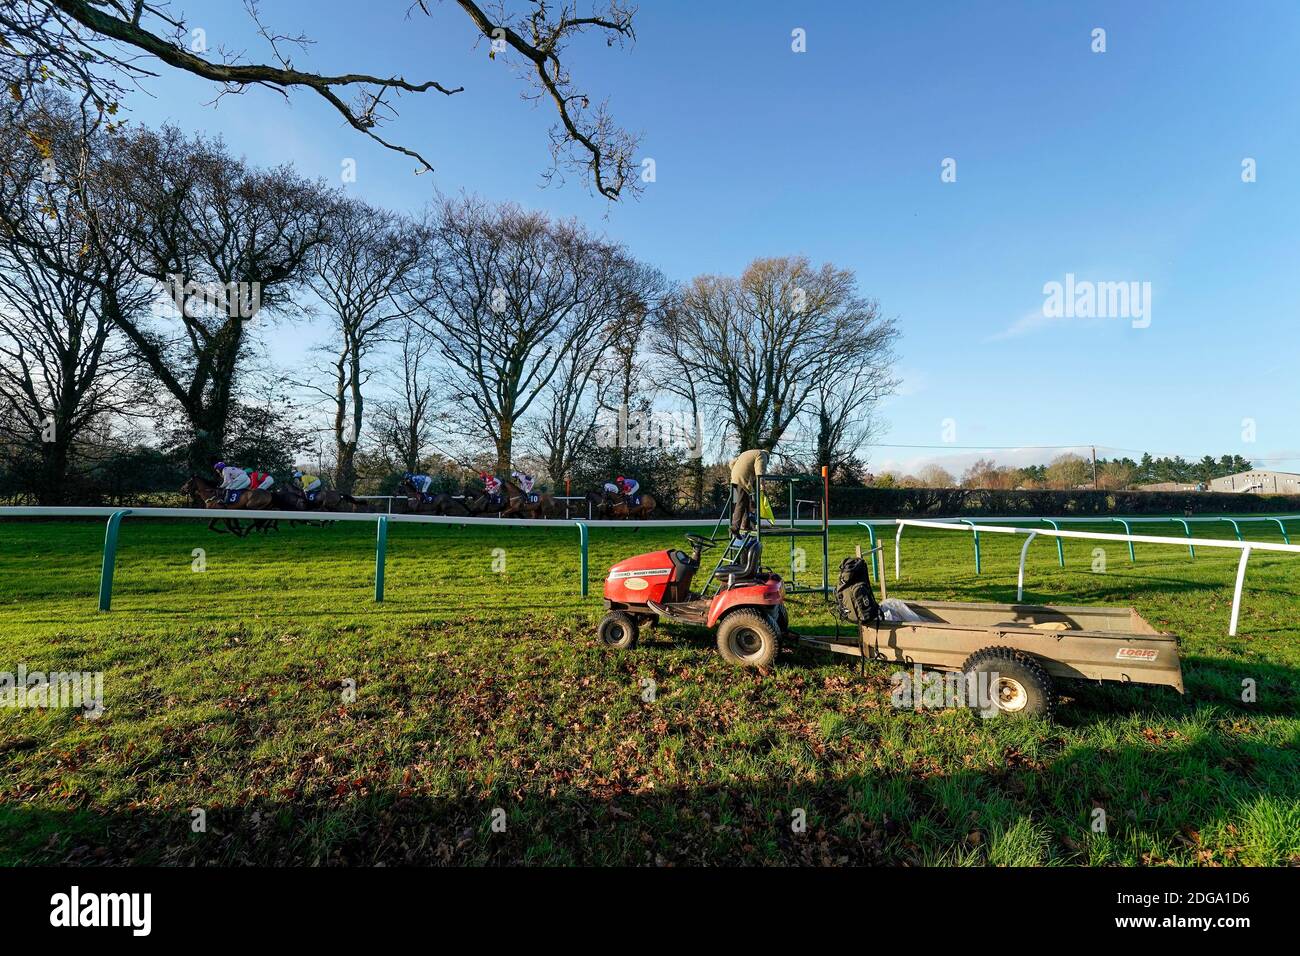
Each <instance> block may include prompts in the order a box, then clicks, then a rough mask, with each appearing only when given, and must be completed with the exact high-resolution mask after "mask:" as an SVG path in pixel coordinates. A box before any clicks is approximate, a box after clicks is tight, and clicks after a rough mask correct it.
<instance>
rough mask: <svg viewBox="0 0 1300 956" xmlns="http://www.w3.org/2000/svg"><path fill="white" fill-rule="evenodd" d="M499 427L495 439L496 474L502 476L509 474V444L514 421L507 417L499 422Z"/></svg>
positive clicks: (512, 433) (512, 435)
mask: <svg viewBox="0 0 1300 956" xmlns="http://www.w3.org/2000/svg"><path fill="white" fill-rule="evenodd" d="M500 425H501V427H500V430H499V432H498V436H499V437H498V438H497V440H496V446H497V474H498V475H500V476H501V477H502V478H508V477H509V476H510V446H511V444H512V439H513V438H514V423H513V422H511V421H510V420H509V419H507V420H505V421H502V422H501V423H500Z"/></svg>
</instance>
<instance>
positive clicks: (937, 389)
mask: <svg viewBox="0 0 1300 956" xmlns="http://www.w3.org/2000/svg"><path fill="white" fill-rule="evenodd" d="M176 6H177V8H179V9H182V10H184V12H185V14H186V16H187V18H188V21H189V24H190V26H192V27H202V28H203V29H204V30H205V31H206V33H207V39H208V43H209V44H210V45H211V46H212V47H216V46H218V45H222V44H224V45H226V46H228V47H230V48H233V49H242V50H247V51H248V53H249V56H250V57H259V56H262V55H263V52H264V48H263V47H262V46H260V45H259V43H258V41H257V40H256V38H254V37H253V36H252V35H251V33H250V31H249V29H248V21H247V18H246V17H245V15H244V13H243V10H242V5H241V4H239V3H236V2H233V0H231V2H215V0H214V2H208V3H198V2H189V0H187V2H182V3H178V4H176ZM431 8H432V10H433V16H432V17H426V16H424V15H423V14H421V13H418V12H417V13H415V14H414V15H412V16H411V17H410V18H408V17H407V16H406V9H407V4H406V2H405V0H391V2H377V0H376V2H371V3H368V4H358V3H355V2H339V0H318V2H314V3H308V2H298V0H276V2H274V3H267V4H264V6H263V13H264V18H265V19H266V20H267V21H268V22H269V24H270V25H271V26H272V27H274V28H276V29H277V30H278V31H279V32H282V33H293V32H297V31H298V30H305V31H306V32H307V33H308V34H309V35H311V36H312V37H313V39H314V40H315V41H316V43H315V44H314V45H313V46H312V47H311V48H310V49H309V50H308V51H307V52H306V53H304V54H301V55H298V56H296V57H295V63H296V64H297V65H304V66H310V67H311V68H314V69H318V70H323V71H343V70H365V71H370V72H375V73H381V74H382V73H386V72H397V73H400V74H402V75H404V76H405V77H406V78H407V79H410V80H424V79H437V80H439V81H440V82H442V83H444V84H445V85H448V86H456V85H464V86H465V87H466V91H465V92H464V93H461V94H458V95H457V96H455V97H451V98H446V97H442V96H440V95H437V94H434V95H428V94H426V95H424V96H420V97H409V96H408V97H406V98H404V99H403V100H402V101H401V116H400V118H399V119H397V120H396V121H394V122H393V123H392V124H391V125H390V126H388V127H387V128H386V132H385V135H387V136H389V137H390V138H393V139H397V140H398V141H400V142H402V143H404V144H406V145H409V146H411V147H413V148H416V149H418V150H419V151H420V152H421V153H423V154H424V155H425V156H426V157H427V158H429V159H430V160H431V161H432V163H433V165H434V166H435V167H436V173H435V174H434V175H432V176H430V175H424V176H419V177H416V176H414V175H412V170H413V167H414V164H413V163H412V161H411V160H409V159H407V158H405V157H401V156H397V155H394V154H391V153H388V152H386V151H385V150H383V149H382V148H380V147H379V146H378V145H377V144H373V143H371V142H370V141H369V140H367V139H365V138H364V137H362V136H360V135H359V134H357V133H355V132H353V131H351V130H350V129H348V128H346V127H344V126H343V124H342V123H341V121H340V120H339V118H338V117H337V115H336V114H333V113H332V112H331V111H330V110H329V108H328V107H327V106H326V105H325V104H324V103H323V102H320V101H318V100H317V99H316V98H314V97H312V96H310V95H308V94H305V93H296V94H293V96H292V97H291V99H290V101H289V102H287V103H286V101H285V100H284V99H283V98H282V97H281V96H279V95H278V94H276V93H273V92H271V91H267V90H250V91H248V92H246V93H245V94H244V95H242V96H232V97H226V98H225V99H223V100H222V101H221V102H220V104H219V106H217V107H216V108H213V107H212V106H210V105H208V104H210V102H211V100H212V99H213V96H214V92H215V91H214V89H213V88H212V87H211V86H210V85H208V84H205V83H202V82H201V81H199V80H197V79H191V78H188V77H178V76H176V75H174V74H172V73H170V72H169V73H167V74H166V76H165V80H163V81H158V80H155V81H152V82H150V83H148V84H147V86H146V88H147V90H148V93H149V94H150V96H149V97H145V96H137V97H136V98H135V99H134V100H133V101H132V102H131V103H130V104H129V105H130V107H131V113H132V117H133V118H134V119H136V120H139V121H141V122H145V123H150V124H156V123H159V122H161V121H163V120H171V121H173V122H175V123H177V124H178V125H180V126H182V127H183V128H186V129H203V130H205V131H208V132H211V133H219V134H221V135H222V136H224V137H225V139H226V140H227V141H228V142H229V143H230V144H231V145H232V147H233V148H234V149H235V150H236V151H237V152H241V153H243V154H245V155H246V156H248V158H249V159H251V160H253V161H255V162H258V163H280V162H291V163H293V164H295V165H296V166H298V167H299V168H300V169H301V170H303V171H304V172H305V173H307V174H309V175H313V176H316V175H319V176H322V177H325V178H327V179H330V180H332V181H334V182H337V181H338V180H339V174H340V169H341V163H342V161H343V160H344V159H346V158H352V159H355V160H356V163H357V181H356V183H354V184H351V185H349V186H348V187H347V188H349V189H352V190H355V191H356V192H357V193H358V194H360V195H362V196H363V197H365V198H367V199H369V200H371V201H374V202H378V203H382V204H386V205H388V206H390V207H393V208H398V209H408V210H416V209H418V208H419V207H420V206H422V205H423V204H424V203H425V202H426V201H427V200H428V199H429V198H430V196H431V194H432V190H433V189H434V188H435V187H436V188H438V189H442V190H444V191H449V192H455V191H458V190H466V191H470V192H476V193H479V194H481V195H484V196H486V197H488V198H491V199H496V200H515V201H518V202H520V203H522V204H524V205H527V206H533V207H538V208H543V209H546V210H549V211H551V212H553V213H556V214H561V215H570V214H572V215H577V216H579V217H580V218H582V219H584V220H585V221H587V222H588V223H589V224H591V225H592V226H594V227H597V228H600V229H603V230H605V231H606V232H608V233H609V234H610V235H611V236H612V237H614V238H616V239H619V240H622V241H624V242H626V243H627V244H628V245H629V246H630V247H631V249H632V250H633V251H634V252H635V253H636V254H637V255H639V256H640V257H641V258H643V259H644V260H646V261H648V262H650V263H652V264H654V265H656V266H658V267H659V268H661V269H663V270H664V271H665V272H666V273H667V274H668V275H669V276H671V277H673V278H677V279H686V278H689V277H691V276H693V275H696V274H699V273H705V272H722V273H737V272H739V271H740V270H741V269H742V268H743V267H744V265H745V263H747V262H748V261H749V260H750V259H752V258H754V257H756V256H765V255H784V254H794V253H803V254H806V255H808V256H809V257H811V258H812V259H813V260H814V261H817V262H820V261H831V262H833V263H835V264H836V265H839V266H843V267H849V268H852V269H854V270H855V271H856V272H857V275H858V277H859V281H860V286H861V289H862V291H863V292H864V293H865V294H868V295H870V296H872V297H874V298H877V299H878V300H879V301H880V303H881V306H882V308H883V309H884V310H885V311H886V312H887V313H888V314H890V315H893V316H895V317H897V319H898V323H899V326H900V328H901V330H902V332H903V338H902V341H901V343H900V347H899V352H900V362H899V369H898V371H899V374H900V375H901V377H902V379H903V383H904V384H903V387H902V389H901V390H900V392H899V394H898V395H897V396H895V397H894V398H893V399H891V400H890V401H889V403H888V404H887V406H886V407H884V408H883V409H882V415H883V418H884V419H885V420H886V422H887V427H886V428H885V429H884V430H883V433H882V434H881V435H880V438H879V440H880V441H881V442H882V443H888V444H894V445H939V446H941V447H939V448H936V449H920V448H918V449H904V448H886V447H879V448H875V449H873V450H872V452H871V459H872V467H873V469H883V468H885V467H905V468H912V467H917V466H919V464H920V463H921V461H922V460H936V461H939V462H940V463H941V464H945V465H946V466H948V467H950V468H952V469H954V470H960V468H961V467H962V466H963V465H964V464H965V463H967V462H968V461H969V460H970V459H971V458H972V457H974V455H975V454H976V453H975V452H973V451H968V450H967V449H965V448H956V447H942V446H943V445H944V431H943V428H944V423H945V420H949V419H950V420H951V421H952V423H953V424H954V425H955V439H956V440H955V442H953V444H954V445H956V446H982V447H988V448H993V449H998V450H997V452H996V454H995V457H998V458H1000V459H1002V460H1004V461H1013V462H1025V461H1030V460H1043V459H1044V458H1045V457H1047V456H1050V454H1051V453H1050V452H1046V451H1042V450H1039V449H1034V448H1028V447H1026V446H1043V445H1068V444H1073V443H1096V444H1097V445H1098V446H1099V453H1100V454H1103V455H1105V454H1108V453H1118V452H1110V451H1108V450H1109V449H1134V450H1141V449H1149V450H1150V451H1152V452H1153V453H1156V454H1161V453H1177V454H1183V455H1184V456H1187V457H1194V456H1195V457H1199V456H1200V455H1202V454H1206V453H1210V454H1214V455H1216V456H1217V455H1220V454H1224V453H1230V452H1236V453H1240V454H1243V455H1245V456H1246V457H1249V458H1253V459H1265V460H1271V459H1288V460H1279V461H1270V464H1271V465H1272V466H1274V467H1281V468H1285V469H1290V470H1300V436H1297V435H1296V434H1295V429H1294V421H1295V411H1296V409H1297V408H1298V407H1300V401H1298V399H1300V385H1297V382H1296V376H1295V367H1296V360H1295V348H1294V346H1295V341H1296V330H1297V325H1298V324H1300V323H1298V322H1297V312H1298V309H1297V306H1298V304H1300V269H1297V268H1296V263H1297V258H1298V255H1300V227H1298V225H1297V215H1296V213H1297V210H1298V209H1300V186H1298V185H1297V183H1298V182H1300V150H1298V149H1297V146H1298V145H1300V142H1298V141H1300V122H1297V120H1298V118H1300V117H1298V116H1297V114H1298V113H1300V109H1298V108H1297V104H1300V57H1297V51H1300V4H1296V3H1294V2H1276V3H1253V2H1247V3H1236V4H1231V5H1229V4H1223V3H1211V2H1127V3H1094V2H1088V3H1068V4H1067V3H1052V2H1003V0H999V2H989V3H982V4H976V3H925V4H921V3H910V2H901V0H900V2H887V3H867V2H862V3H858V2H835V3H832V2H805V3H795V2H789V0H787V2H776V0H772V2H761V0H751V2H745V3H741V2H739V0H725V2H723V0H719V2H710V3H701V2H686V0H645V2H643V3H642V4H641V8H640V10H639V12H638V15H637V18H636V25H637V33H638V38H637V42H636V44H635V45H634V46H633V47H631V48H630V49H629V50H622V51H620V50H618V49H617V48H613V49H611V48H607V47H606V46H605V44H604V43H603V41H599V40H596V39H595V38H592V39H591V40H590V41H581V40H580V41H578V42H576V43H575V44H574V46H573V47H572V49H571V51H570V54H569V57H568V66H569V68H570V69H571V71H572V73H573V75H574V78H575V80H576V81H577V84H578V85H579V86H580V87H581V88H583V89H584V90H586V91H588V92H589V93H591V94H593V95H595V96H597V97H599V96H601V95H608V96H609V98H610V102H611V108H612V110H613V112H614V115H615V116H616V117H617V118H618V119H619V120H620V122H622V123H623V124H624V125H625V126H627V127H629V128H631V129H633V130H635V131H639V132H641V133H643V134H644V145H643V148H642V156H643V157H650V158H653V159H654V160H655V165H656V174H657V179H656V181H655V182H654V183H651V184H648V185H647V188H646V190H645V193H644V195H643V196H642V197H641V198H640V199H639V200H637V201H634V202H626V203H619V204H617V205H613V206H611V205H609V204H607V203H606V202H605V201H604V200H601V199H598V198H595V197H593V196H591V195H590V193H589V191H588V189H587V186H586V183H584V182H581V181H578V180H577V179H574V178H570V180H569V181H568V182H567V183H565V184H563V185H557V184H552V185H550V186H543V184H542V180H541V173H542V171H543V170H544V169H546V168H547V166H548V162H549V158H548V152H547V137H546V130H547V128H548V127H549V126H550V124H551V119H552V114H551V112H550V111H548V110H547V109H546V108H544V107H540V106H534V105H532V104H530V103H527V102H525V101H523V100H522V99H521V98H520V96H519V92H520V90H521V89H522V88H523V87H522V85H521V83H520V81H519V80H518V79H516V77H515V76H514V74H513V72H512V67H511V65H510V64H509V63H507V62H503V59H502V58H498V59H497V60H496V61H492V60H489V58H488V57H487V48H486V46H485V45H479V46H478V47H477V48H475V46H474V35H473V32H472V28H471V25H470V23H469V21H468V19H467V18H466V17H465V16H464V14H462V13H461V12H460V10H459V9H458V8H456V7H455V6H454V5H453V4H451V3H449V2H441V3H433V4H432V5H431ZM796 28H801V29H803V30H804V31H806V37H807V51H806V52H804V53H795V52H793V51H792V49H791V31H792V30H794V29H796ZM1095 28H1102V29H1104V30H1105V31H1106V51H1105V52H1104V53H1096V52H1093V50H1092V46H1093V39H1092V31H1093V30H1094V29H1095ZM1248 157H1249V158H1252V159H1254V160H1255V162H1256V169H1257V181H1255V182H1253V183H1243V182H1242V161H1243V159H1246V158H1248ZM946 158H952V159H955V160H956V170H957V179H956V182H950V183H945V182H942V181H941V177H940V172H941V163H942V162H943V160H944V159H946ZM1067 274H1074V275H1075V276H1076V277H1077V278H1078V279H1079V280H1091V281H1097V282H1102V281H1105V282H1110V281H1138V282H1149V283H1150V284H1151V286H1150V287H1151V303H1150V324H1149V326H1148V327H1146V328H1135V327H1133V323H1132V322H1130V321H1129V320H1128V319H1125V318H1119V319H1062V320H1056V321H1049V320H1045V319H1043V318H1042V309H1043V301H1044V295H1043V286H1044V284H1045V283H1048V282H1052V281H1059V282H1064V281H1065V277H1066V275H1067ZM309 338H310V334H308V335H307V336H304V335H302V333H301V330H299V331H298V332H296V333H293V334H289V333H288V332H287V331H281V332H278V333H274V334H273V336H272V341H273V343H274V344H275V346H276V348H277V350H278V352H279V354H278V356H277V357H278V358H279V360H280V361H292V360H293V359H294V358H295V349H299V348H300V345H298V343H300V342H302V341H304V340H305V339H309ZM1243 419H1251V420H1253V422H1254V426H1255V431H1256V440H1255V441H1254V442H1246V441H1243V424H1242V423H1243ZM949 435H950V436H951V432H950V433H949ZM1017 447H1018V448H1021V449H1022V450H1021V451H1018V452H1017V451H1013V450H1010V449H1012V448H1017Z"/></svg>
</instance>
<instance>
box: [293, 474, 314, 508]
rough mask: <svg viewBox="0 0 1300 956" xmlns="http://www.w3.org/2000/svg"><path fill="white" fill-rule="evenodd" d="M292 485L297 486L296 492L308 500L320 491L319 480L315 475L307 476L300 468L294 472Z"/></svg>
mask: <svg viewBox="0 0 1300 956" xmlns="http://www.w3.org/2000/svg"><path fill="white" fill-rule="evenodd" d="M293 483H294V484H295V485H297V486H298V490H299V491H301V492H302V495H303V497H304V498H306V499H308V500H311V498H312V496H314V495H315V494H316V493H317V492H318V491H320V490H321V481H320V478H318V477H317V476H316V475H309V474H307V473H306V472H305V471H303V470H302V469H301V468H298V469H295V470H294V473H293Z"/></svg>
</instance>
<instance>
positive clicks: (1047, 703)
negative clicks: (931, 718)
mask: <svg viewBox="0 0 1300 956" xmlns="http://www.w3.org/2000/svg"><path fill="white" fill-rule="evenodd" d="M961 669H962V673H963V674H965V675H966V678H967V681H968V682H969V683H968V684H967V687H968V688H978V687H979V685H978V679H979V675H980V674H988V675H996V680H995V681H994V682H993V683H992V684H991V685H990V686H989V687H988V693H989V695H990V696H991V697H992V698H993V704H994V706H995V707H996V708H997V715H998V716H1009V717H1046V718H1049V719H1050V718H1051V716H1052V714H1053V713H1054V712H1055V710H1056V691H1055V689H1054V688H1053V687H1052V678H1051V676H1050V675H1049V674H1048V673H1047V671H1046V670H1044V669H1043V665H1042V664H1040V663H1038V661H1036V660H1034V658H1033V657H1031V656H1030V655H1028V654H1026V653H1024V652H1023V651H1018V650H1016V649H1015V648H1011V647H986V648H984V649H983V650H979V651H976V652H975V653H974V654H972V655H971V656H970V657H968V658H966V663H964V664H963V665H962V667H961ZM987 679H988V680H993V678H992V676H990V678H987ZM970 707H971V709H973V710H976V711H979V710H980V707H979V701H978V700H977V699H972V700H971V701H970ZM989 716H993V715H989Z"/></svg>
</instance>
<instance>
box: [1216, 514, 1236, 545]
mask: <svg viewBox="0 0 1300 956" xmlns="http://www.w3.org/2000/svg"><path fill="white" fill-rule="evenodd" d="M1219 520H1220V521H1228V522H1231V524H1232V530H1233V533H1234V534H1236V536H1237V540H1238V541H1240V540H1241V525H1239V524H1237V521H1236V519H1235V518H1220V519H1219Z"/></svg>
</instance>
